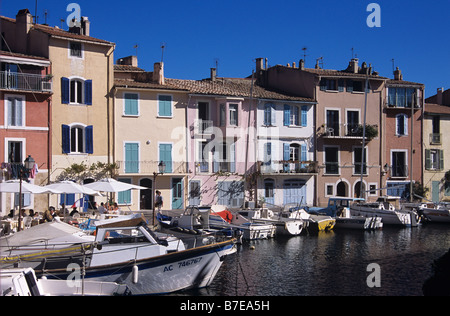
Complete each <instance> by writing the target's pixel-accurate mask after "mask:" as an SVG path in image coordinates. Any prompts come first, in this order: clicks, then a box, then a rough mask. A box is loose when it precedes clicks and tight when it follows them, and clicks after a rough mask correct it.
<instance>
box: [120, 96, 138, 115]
mask: <svg viewBox="0 0 450 316" xmlns="http://www.w3.org/2000/svg"><path fill="white" fill-rule="evenodd" d="M138 100H139V95H138V94H137V93H125V94H124V109H123V114H124V115H131V116H138V115H139V103H138Z"/></svg>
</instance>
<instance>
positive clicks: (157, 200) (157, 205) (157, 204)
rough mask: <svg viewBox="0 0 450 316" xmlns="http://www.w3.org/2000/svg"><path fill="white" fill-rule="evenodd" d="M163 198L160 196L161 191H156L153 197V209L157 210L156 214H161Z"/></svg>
mask: <svg viewBox="0 0 450 316" xmlns="http://www.w3.org/2000/svg"><path fill="white" fill-rule="evenodd" d="M163 204H164V202H163V197H162V195H161V191H158V190H156V197H155V208H157V209H158V212H161V207H163Z"/></svg>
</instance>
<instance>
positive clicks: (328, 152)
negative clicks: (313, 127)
mask: <svg viewBox="0 0 450 316" xmlns="http://www.w3.org/2000/svg"><path fill="white" fill-rule="evenodd" d="M325 174H339V148H338V147H325Z"/></svg>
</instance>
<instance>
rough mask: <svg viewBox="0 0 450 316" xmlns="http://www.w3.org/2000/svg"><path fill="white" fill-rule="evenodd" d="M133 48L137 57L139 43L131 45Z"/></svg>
mask: <svg viewBox="0 0 450 316" xmlns="http://www.w3.org/2000/svg"><path fill="white" fill-rule="evenodd" d="M133 48H134V49H135V50H136V57H137V55H138V48H139V45H138V44H135V45H134V46H133Z"/></svg>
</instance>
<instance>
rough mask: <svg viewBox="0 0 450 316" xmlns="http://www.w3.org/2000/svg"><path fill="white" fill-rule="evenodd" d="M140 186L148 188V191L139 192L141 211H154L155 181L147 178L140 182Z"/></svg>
mask: <svg viewBox="0 0 450 316" xmlns="http://www.w3.org/2000/svg"><path fill="white" fill-rule="evenodd" d="M139 185H140V186H143V187H146V188H148V189H146V190H140V192H139V198H140V209H141V210H151V209H153V196H152V186H153V181H152V180H151V179H147V178H145V179H141V181H139Z"/></svg>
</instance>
